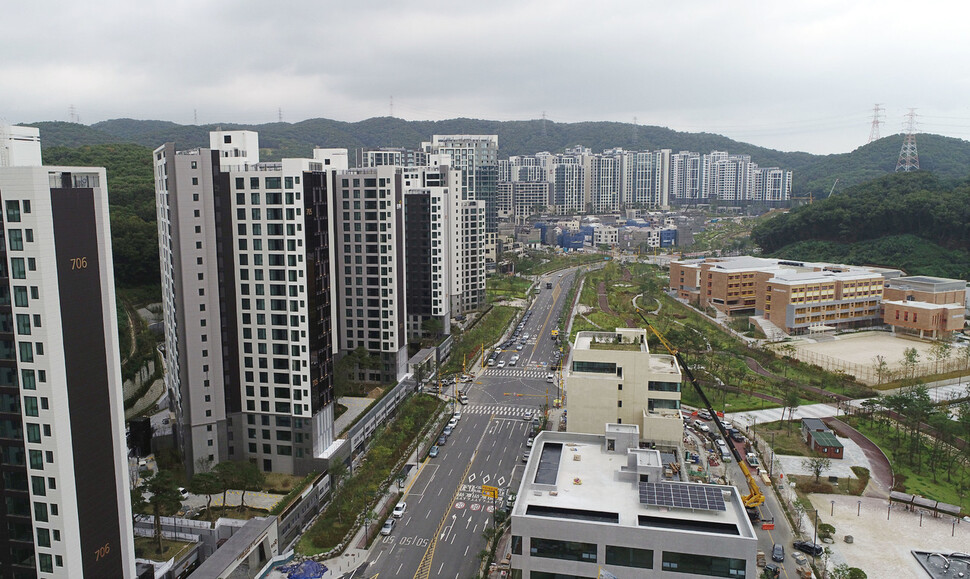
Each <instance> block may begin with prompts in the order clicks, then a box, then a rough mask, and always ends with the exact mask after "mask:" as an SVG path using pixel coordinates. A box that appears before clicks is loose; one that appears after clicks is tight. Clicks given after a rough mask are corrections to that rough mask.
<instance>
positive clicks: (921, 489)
mask: <svg viewBox="0 0 970 579" xmlns="http://www.w3.org/2000/svg"><path fill="white" fill-rule="evenodd" d="M843 420H846V421H847V422H848V423H849V424H851V425H852V426H853V427H854V428H855V429H856V430H858V431H859V432H861V433H862V434H864V435H865V436H866V437H867V438H869V440H871V441H873V442H875V443H876V444H878V445H879V448H880V449H882V451H883V452H884V453H885V454H886V456H887V457H888V458H889V462H890V464H892V467H893V473H894V474H895V477H896V488H897V490H902V491H904V492H907V493H910V494H917V495H922V496H924V497H927V498H931V499H935V500H937V501H943V502H944V503H949V504H951V505H960V507H961V508H962V509H963V512H964V513H966V512H967V511H970V467H968V466H967V464H966V462H962V463H961V462H960V461H959V460H957V459H953V460H951V461H949V464H951V465H952V470H951V473H950V477H949V480H947V473H946V471H945V470H944V469H933V468H931V467H929V466H927V465H926V464H925V463H926V461H927V458H928V457H929V456H930V452H929V450H928V449H927V448H926V447H924V449H923V452H922V453H921V454H922V457H923V462H924V464H923V466H922V469H921V472H917V470H916V465H914V464H911V461H912V460H913V458H914V456H913V454H912V452H911V450H910V448H909V444H908V441H904V442H903V443H901V444H900V445H899V446H898V448H896V447H895V445H894V444H893V441H892V437H893V432H894V430H893V427H892V426H889V427H888V428H887V427H886V426H885V425H881V426H876V425H874V424H873V422H872V421H870V420H868V419H866V418H864V417H861V416H851V417H847V418H844V419H843ZM904 436H906V438H908V435H904ZM893 448H896V450H895V451H894V450H893ZM902 457H905V459H903V458H902ZM934 471H935V472H936V480H935V481H934V480H933V478H934V477H933V473H934ZM961 488H962V491H961ZM961 493H962V495H963V496H962V497H961Z"/></svg>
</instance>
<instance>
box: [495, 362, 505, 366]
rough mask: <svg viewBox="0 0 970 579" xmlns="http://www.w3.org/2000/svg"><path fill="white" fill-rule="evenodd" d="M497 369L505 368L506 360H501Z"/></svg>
mask: <svg viewBox="0 0 970 579" xmlns="http://www.w3.org/2000/svg"><path fill="white" fill-rule="evenodd" d="M495 367H496V368H504V367H505V360H499V363H498V364H497V365H496V366H495Z"/></svg>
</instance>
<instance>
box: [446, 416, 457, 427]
mask: <svg viewBox="0 0 970 579" xmlns="http://www.w3.org/2000/svg"><path fill="white" fill-rule="evenodd" d="M456 426H458V419H457V418H455V417H454V416H452V417H451V420H449V421H448V427H449V428H454V427H456Z"/></svg>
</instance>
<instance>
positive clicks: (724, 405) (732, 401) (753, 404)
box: [680, 377, 778, 412]
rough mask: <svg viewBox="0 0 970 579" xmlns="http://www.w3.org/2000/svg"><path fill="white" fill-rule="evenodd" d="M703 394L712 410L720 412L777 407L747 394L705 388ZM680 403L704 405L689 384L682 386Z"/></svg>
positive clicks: (697, 406)
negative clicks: (709, 402)
mask: <svg viewBox="0 0 970 579" xmlns="http://www.w3.org/2000/svg"><path fill="white" fill-rule="evenodd" d="M685 379H686V377H685ZM702 387H703V386H702ZM704 394H707V398H708V400H710V401H711V404H712V405H713V406H714V410H721V411H724V412H746V411H748V410H762V409H764V408H777V407H778V405H777V404H772V403H771V402H768V401H767V400H762V399H761V398H757V397H755V396H752V395H750V394H748V393H747V392H726V391H724V390H714V389H712V388H705V389H704ZM680 401H681V402H682V403H683V404H685V405H687V406H693V407H695V408H703V407H704V403H703V402H701V399H700V396H698V395H697V393H696V392H695V391H694V387H693V386H691V385H690V384H687V385H686V386H684V389H683V390H682V391H681V394H680Z"/></svg>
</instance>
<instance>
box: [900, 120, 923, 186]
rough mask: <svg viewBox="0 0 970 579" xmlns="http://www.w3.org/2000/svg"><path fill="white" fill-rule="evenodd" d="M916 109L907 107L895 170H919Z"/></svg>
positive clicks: (906, 171) (905, 171) (907, 171)
mask: <svg viewBox="0 0 970 579" xmlns="http://www.w3.org/2000/svg"><path fill="white" fill-rule="evenodd" d="M916 116H917V115H916V109H909V113H908V114H907V115H906V125H905V127H906V135H905V136H904V137H903V146H902V147H901V148H900V149H899V160H897V161H896V172H897V173H899V172H900V171H902V172H904V173H909V172H910V171H919V155H918V154H917V153H916Z"/></svg>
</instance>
